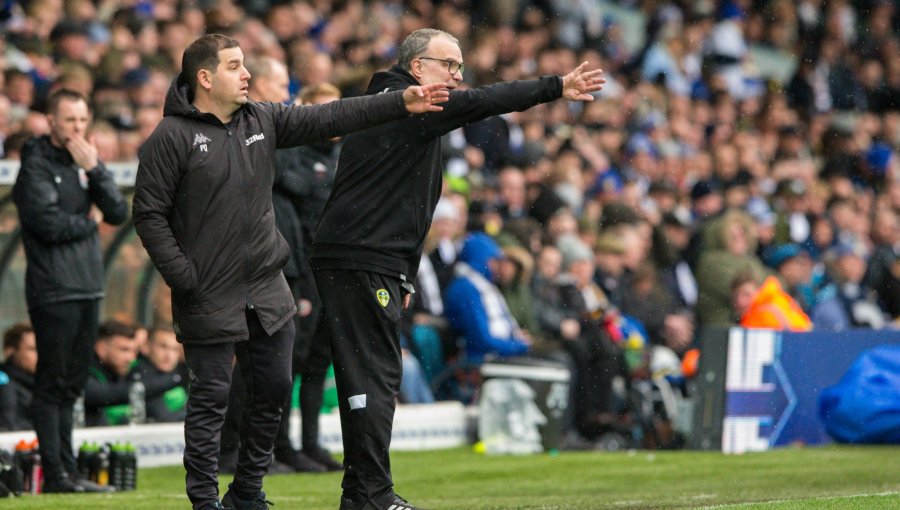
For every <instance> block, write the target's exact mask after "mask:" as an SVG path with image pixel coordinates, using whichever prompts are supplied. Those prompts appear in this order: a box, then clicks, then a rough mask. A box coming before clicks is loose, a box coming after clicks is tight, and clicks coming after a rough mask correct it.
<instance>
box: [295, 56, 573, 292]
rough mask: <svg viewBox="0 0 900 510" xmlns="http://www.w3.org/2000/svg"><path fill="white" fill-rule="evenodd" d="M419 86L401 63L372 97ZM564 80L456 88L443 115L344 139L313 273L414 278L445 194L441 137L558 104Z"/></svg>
mask: <svg viewBox="0 0 900 510" xmlns="http://www.w3.org/2000/svg"><path fill="white" fill-rule="evenodd" d="M410 85H418V82H417V81H416V79H415V78H414V77H413V76H412V75H411V74H409V73H408V72H407V71H405V70H403V69H402V68H400V67H399V66H394V67H392V68H391V69H390V70H389V71H385V72H379V73H376V74H375V75H374V76H373V77H372V81H371V83H369V88H368V91H367V93H368V94H380V93H382V92H387V91H391V90H401V89H403V88H406V87H408V86H410ZM561 95H562V79H561V78H559V77H557V76H544V77H541V78H539V79H536V80H523V81H511V82H503V83H497V84H494V85H488V86H485V87H480V88H477V89H471V90H454V91H452V92H451V93H450V100H449V101H447V102H446V103H444V104H443V105H442V106H443V107H444V109H443V111H441V112H432V113H427V114H420V115H414V116H411V117H408V118H406V119H402V120H399V121H396V122H392V123H390V124H386V125H384V126H379V127H376V128H370V129H367V130H365V131H361V132H359V133H354V134H352V135H350V136H348V137H346V138H345V142H344V146H343V148H342V149H341V156H340V160H339V162H338V170H337V177H336V180H335V183H334V189H333V190H332V192H331V198H329V200H328V203H327V204H326V206H325V210H324V212H323V213H322V218H321V219H320V220H319V226H318V228H317V230H316V235H315V240H314V241H313V248H312V265H313V268H315V269H359V270H365V271H372V272H376V273H380V274H386V275H389V276H394V277H397V278H400V279H401V280H404V281H405V282H406V283H405V284H404V288H405V289H406V290H407V291H409V290H411V288H412V285H411V283H412V282H413V281H414V280H415V276H416V272H417V271H418V267H419V259H420V257H421V255H422V248H423V244H424V242H425V234H426V233H427V232H428V228H429V226H430V225H431V217H432V214H433V213H434V207H435V205H436V204H437V201H438V198H440V195H441V180H442V170H443V168H442V165H441V136H442V135H444V134H445V133H449V132H450V131H453V130H454V129H456V128H458V127H461V126H464V125H466V124H469V123H471V122H475V121H477V120H480V119H484V118H486V117H490V116H492V115H500V114H503V113H508V112H512V111H523V110H527V109H528V108H531V107H532V106H535V105H537V104H540V103H547V102H550V101H553V100H555V99H559V98H560V97H561Z"/></svg>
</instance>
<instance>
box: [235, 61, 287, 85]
mask: <svg viewBox="0 0 900 510" xmlns="http://www.w3.org/2000/svg"><path fill="white" fill-rule="evenodd" d="M278 65H281V66H284V62H281V61H280V60H278V59H276V58H274V57H270V56H268V55H263V56H260V57H249V58H248V59H247V60H246V61H245V62H244V67H246V68H247V72H249V73H250V81H251V82H253V81H255V80H256V78H263V77H266V76H269V75H271V74H272V73H273V72H274V71H275V68H276V66H278Z"/></svg>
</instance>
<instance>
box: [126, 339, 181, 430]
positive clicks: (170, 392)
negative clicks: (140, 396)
mask: <svg viewBox="0 0 900 510" xmlns="http://www.w3.org/2000/svg"><path fill="white" fill-rule="evenodd" d="M183 354H184V351H183V350H182V348H181V344H179V343H178V340H177V339H176V338H175V332H174V331H172V330H171V329H169V328H163V327H154V328H153V329H151V330H150V332H149V333H148V334H147V355H146V356H139V357H138V361H137V364H135V365H134V367H133V368H132V370H133V371H134V372H135V373H139V374H141V381H142V382H143V384H144V388H145V390H144V391H145V395H146V405H147V421H148V422H157V423H160V422H163V423H165V422H180V421H184V416H185V413H186V412H187V381H185V380H183V378H182V374H181V370H179V368H180V367H179V366H178V364H179V361H180V360H181V357H182V355H183Z"/></svg>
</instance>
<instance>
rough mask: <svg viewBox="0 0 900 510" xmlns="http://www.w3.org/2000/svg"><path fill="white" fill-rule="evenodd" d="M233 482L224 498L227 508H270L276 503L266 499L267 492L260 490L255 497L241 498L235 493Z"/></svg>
mask: <svg viewBox="0 0 900 510" xmlns="http://www.w3.org/2000/svg"><path fill="white" fill-rule="evenodd" d="M232 485H233V483H229V484H228V492H226V493H225V497H224V498H222V506H224V507H225V510H269V505H274V504H275V503H272V502H271V501H266V493H265V492H263V491H259V494H257V495H256V497H255V498H253V499H241V498H239V497H238V496H237V494H235V493H234V488H233V487H232Z"/></svg>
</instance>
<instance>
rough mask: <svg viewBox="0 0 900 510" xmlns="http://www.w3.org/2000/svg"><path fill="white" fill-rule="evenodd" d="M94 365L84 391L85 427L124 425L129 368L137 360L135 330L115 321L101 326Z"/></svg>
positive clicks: (95, 345) (126, 413) (127, 414)
mask: <svg viewBox="0 0 900 510" xmlns="http://www.w3.org/2000/svg"><path fill="white" fill-rule="evenodd" d="M94 355H95V356H94V363H93V366H91V368H90V374H91V376H90V377H89V378H88V382H87V386H85V389H84V413H85V424H86V425H87V426H89V427H96V426H100V425H123V424H125V423H128V422H129V421H130V419H131V414H130V413H131V407H130V406H129V403H130V402H129V400H128V389H129V387H130V386H131V383H132V382H133V378H132V377H129V376H130V375H131V373H132V372H131V367H132V365H133V364H134V362H135V360H137V355H138V344H137V341H136V340H135V338H134V327H132V326H130V325H128V324H125V323H123V322H118V321H108V322H104V323H103V324H101V325H100V328H99V330H98V333H97V341H96V342H95V343H94Z"/></svg>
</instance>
